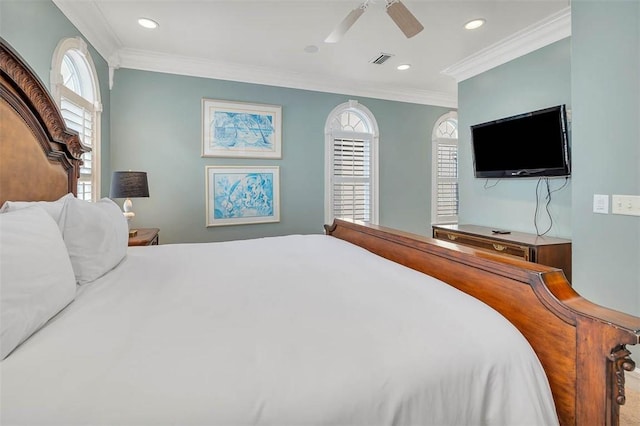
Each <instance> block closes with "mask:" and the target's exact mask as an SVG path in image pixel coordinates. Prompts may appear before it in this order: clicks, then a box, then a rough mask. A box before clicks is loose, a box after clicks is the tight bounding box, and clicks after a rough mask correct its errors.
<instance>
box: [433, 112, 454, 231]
mask: <svg viewBox="0 0 640 426" xmlns="http://www.w3.org/2000/svg"><path fill="white" fill-rule="evenodd" d="M432 139H433V140H432V143H433V151H432V152H433V155H432V162H433V164H432V170H433V172H432V179H431V181H432V187H431V222H432V223H439V224H442V223H457V222H458V204H459V203H458V114H457V113H456V112H455V111H452V112H449V113H447V114H445V115H443V116H442V117H440V118H439V119H438V121H437V122H436V124H435V126H434V128H433V134H432Z"/></svg>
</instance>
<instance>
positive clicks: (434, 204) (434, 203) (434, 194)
mask: <svg viewBox="0 0 640 426" xmlns="http://www.w3.org/2000/svg"><path fill="white" fill-rule="evenodd" d="M450 118H453V119H455V120H456V121H458V112H457V111H449V112H448V113H446V114H443V115H441V116H440V118H438V120H436V122H435V124H434V125H433V130H432V131H431V225H434V224H436V223H441V224H442V223H444V222H441V221H438V176H437V174H438V164H437V162H438V145H439V141H441V140H442V139H441V138H438V127H439V126H440V124H441V123H443V122H445V121H447V120H449V119H450ZM459 137H460V134H459V133H458V139H456V140H455V141H456V144H457V145H458V147H459V146H460V144H459ZM449 142H450V140H449ZM452 219H455V220H452V221H451V222H449V223H457V221H458V217H457V216H456V217H455V218H453V217H452Z"/></svg>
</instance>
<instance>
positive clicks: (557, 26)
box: [441, 7, 571, 83]
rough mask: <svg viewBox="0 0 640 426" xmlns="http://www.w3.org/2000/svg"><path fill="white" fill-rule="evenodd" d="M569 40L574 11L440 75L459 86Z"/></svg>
mask: <svg viewBox="0 0 640 426" xmlns="http://www.w3.org/2000/svg"><path fill="white" fill-rule="evenodd" d="M570 36H571V7H566V8H564V9H562V10H561V11H559V12H557V13H555V14H553V15H551V16H549V17H547V18H545V19H543V20H542V21H539V22H537V23H535V24H533V25H531V26H529V27H527V28H525V29H523V30H521V31H518V32H517V33H515V34H513V35H511V36H509V37H507V38H505V39H503V40H501V41H499V42H498V43H495V44H493V45H491V46H489V47H487V48H485V49H482V50H479V51H478V52H476V53H474V54H473V55H471V56H468V57H466V58H465V59H463V60H461V61H460V62H457V63H455V64H453V65H451V66H449V67H447V68H446V69H444V70H442V71H441V72H442V73H443V74H445V75H448V76H451V77H453V78H455V79H456V81H457V82H458V83H459V82H461V81H463V80H466V79H468V78H471V77H474V76H476V75H478V74H481V73H483V72H485V71H488V70H490V69H492V68H495V67H497V66H499V65H502V64H505V63H507V62H509V61H511V60H513V59H516V58H518V57H520V56H523V55H526V54H528V53H531V52H533V51H534V50H537V49H540V48H541V47H544V46H547V45H549V44H551V43H555V42H556V41H559V40H562V39H564V38H567V37H570Z"/></svg>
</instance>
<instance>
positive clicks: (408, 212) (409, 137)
mask: <svg viewBox="0 0 640 426" xmlns="http://www.w3.org/2000/svg"><path fill="white" fill-rule="evenodd" d="M202 98H209V99H225V100H233V101H242V102H254V103H263V104H276V105H281V106H282V152H283V154H282V159H281V160H258V159H239V158H234V159H229V158H224V159H220V158H202V157H201V155H200V154H201V144H202V142H201V102H202ZM349 99H355V100H358V101H359V102H360V103H361V104H362V105H364V106H366V107H367V108H368V109H369V110H370V111H371V112H372V113H373V115H374V116H375V118H376V120H377V122H378V126H379V129H380V146H379V158H380V160H379V173H380V223H381V224H383V225H385V226H391V227H397V228H400V229H403V230H406V231H410V232H417V233H420V234H423V235H427V234H429V233H430V228H429V226H430V224H429V218H430V215H431V209H430V192H431V191H430V184H429V182H430V176H431V166H430V163H431V148H430V146H431V132H432V129H433V125H434V124H435V122H436V120H437V119H438V118H439V117H440V116H441V115H442V114H445V113H447V112H448V111H449V109H446V108H440V107H433V106H424V105H416V104H409V103H402V102H394V101H383V100H377V99H367V98H358V97H353V96H346V95H337V94H328V93H319V92H312V91H305V90H298V89H286V88H281V87H271V86H263V85H255V84H246V83H236V82H230V81H221V80H213V79H205V78H196V77H185V76H178V75H172V74H163V73H154V72H146V71H136V70H129V69H119V70H117V71H116V73H115V79H114V87H113V90H112V95H111V108H112V109H111V129H112V133H111V135H112V143H111V164H112V170H142V171H146V172H147V173H148V179H149V190H150V197H149V198H143V199H134V200H133V203H134V211H135V212H136V217H135V218H134V221H133V225H134V226H135V227H158V228H160V229H161V237H160V241H161V242H163V243H174V242H203V241H222V240H230V239H246V238H255V237H263V236H271V235H283V234H290V233H321V232H323V228H322V225H323V224H324V126H325V121H326V119H327V116H328V115H329V113H330V112H331V110H333V108H335V107H336V106H337V105H339V104H342V103H344V102H347V101H348V100H349ZM207 165H240V166H252V165H253V166H256V165H278V166H280V174H281V176H280V194H281V197H280V198H281V211H280V216H281V219H280V222H279V223H270V224H255V225H235V226H218V227H209V228H207V227H206V226H205V166H207Z"/></svg>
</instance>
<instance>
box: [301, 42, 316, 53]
mask: <svg viewBox="0 0 640 426" xmlns="http://www.w3.org/2000/svg"><path fill="white" fill-rule="evenodd" d="M304 51H305V52H307V53H317V52H318V46H316V45H313V44H310V45H308V46H306V47H305V48H304Z"/></svg>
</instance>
